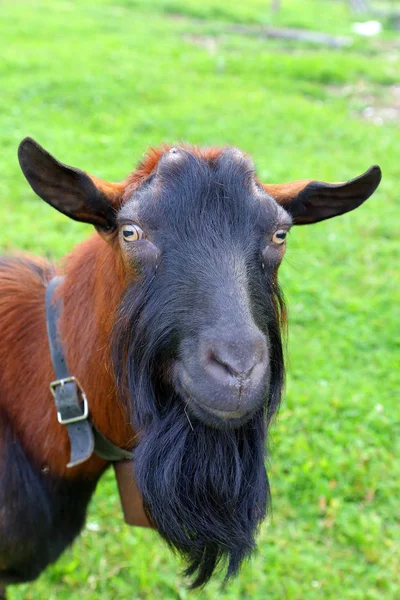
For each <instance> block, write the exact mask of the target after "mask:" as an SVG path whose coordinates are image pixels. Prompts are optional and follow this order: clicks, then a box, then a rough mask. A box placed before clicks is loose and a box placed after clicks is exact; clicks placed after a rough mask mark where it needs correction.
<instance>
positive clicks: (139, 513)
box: [114, 460, 154, 528]
mask: <svg viewBox="0 0 400 600" xmlns="http://www.w3.org/2000/svg"><path fill="white" fill-rule="evenodd" d="M114 471H115V477H116V479H117V484H118V491H119V497H120V500H121V505H122V510H123V513H124V519H125V523H127V525H137V526H139V527H152V528H154V526H153V525H152V524H151V523H150V522H149V520H148V518H147V516H146V514H145V512H144V508H143V500H142V496H141V494H140V492H139V488H138V486H137V485H136V481H135V477H134V465H133V461H132V460H124V461H121V462H116V463H114Z"/></svg>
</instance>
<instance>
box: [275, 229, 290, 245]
mask: <svg viewBox="0 0 400 600" xmlns="http://www.w3.org/2000/svg"><path fill="white" fill-rule="evenodd" d="M286 236H287V231H285V230H284V229H278V231H275V233H274V235H273V236H272V241H273V242H274V244H279V245H280V244H283V243H284V242H285V240H286Z"/></svg>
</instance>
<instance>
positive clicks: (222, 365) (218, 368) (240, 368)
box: [207, 350, 261, 380]
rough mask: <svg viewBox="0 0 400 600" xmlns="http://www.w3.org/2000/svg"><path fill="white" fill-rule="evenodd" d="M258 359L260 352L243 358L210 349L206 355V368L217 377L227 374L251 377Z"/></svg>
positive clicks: (259, 359)
mask: <svg viewBox="0 0 400 600" xmlns="http://www.w3.org/2000/svg"><path fill="white" fill-rule="evenodd" d="M260 361H261V354H260V353H256V354H254V355H252V356H251V357H246V358H244V357H236V356H233V355H232V356H231V355H230V354H229V353H228V354H226V355H224V353H223V352H216V351H215V350H211V351H210V352H209V353H208V356H207V369H208V371H209V372H210V373H211V374H212V375H213V376H214V377H216V378H217V379H220V378H221V377H226V376H227V375H229V376H230V377H235V378H237V379H243V380H244V379H249V378H250V377H251V374H252V372H253V369H254V368H255V367H256V365H258V364H259V363H260Z"/></svg>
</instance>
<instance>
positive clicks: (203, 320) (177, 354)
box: [116, 148, 291, 428]
mask: <svg viewBox="0 0 400 600" xmlns="http://www.w3.org/2000/svg"><path fill="white" fill-rule="evenodd" d="M117 222H118V224H119V243H120V247H121V252H122V253H123V255H124V262H125V264H126V266H127V269H128V271H129V272H130V273H131V274H132V276H131V278H130V284H129V285H128V289H127V293H126V296H125V299H124V301H123V305H122V309H121V315H122V321H120V323H121V322H124V316H123V315H125V318H126V315H128V314H129V315H130V317H129V323H128V322H126V321H125V325H124V326H125V331H126V332H129V333H128V335H129V343H126V342H127V340H126V334H125V335H123V337H124V338H125V343H126V346H125V352H127V353H128V354H129V355H130V356H131V360H128V365H129V364H132V366H133V368H132V369H131V371H130V375H131V380H130V381H131V385H132V383H134V382H136V385H137V384H138V385H139V388H140V387H141V385H142V384H141V383H140V382H139V381H138V380H140V379H141V378H142V377H143V376H144V373H146V372H147V374H146V377H149V376H150V378H151V379H152V380H153V381H155V382H156V383H158V384H162V385H164V386H166V387H167V388H169V389H170V391H171V392H174V394H175V395H177V396H179V398H180V403H181V405H182V408H183V409H185V410H187V412H188V416H189V418H191V419H194V420H196V419H198V420H199V421H201V422H202V423H204V424H205V425H207V426H211V427H217V428H227V427H238V426H241V425H243V424H244V423H245V422H247V421H248V420H249V419H250V418H251V417H252V416H253V415H254V414H255V413H256V412H257V411H260V410H261V409H262V407H263V406H264V405H267V406H268V414H270V415H271V414H272V412H273V410H274V409H275V408H276V404H277V401H278V398H279V394H280V388H281V385H282V377H283V362H282V347H281V340H280V334H279V304H280V295H279V290H278V287H277V281H276V272H277V268H278V266H279V264H280V262H281V260H282V257H283V254H284V250H285V240H284V237H285V235H286V233H287V232H288V230H289V228H290V226H291V218H290V215H289V214H288V213H287V212H286V211H285V210H283V209H282V208H281V207H280V206H279V205H278V204H277V203H276V202H275V201H274V200H273V199H272V198H271V197H269V196H268V195H267V193H266V192H265V191H264V190H263V188H262V187H261V186H260V185H259V184H258V183H257V182H256V180H255V178H254V170H253V166H252V164H251V163H250V161H249V160H248V159H246V158H244V157H243V155H242V154H241V153H239V152H238V151H236V150H232V149H230V150H225V151H223V152H222V153H221V154H220V156H218V157H217V158H215V159H214V160H212V161H208V160H206V159H205V158H203V157H199V156H196V155H195V154H194V153H192V152H190V151H189V150H185V149H174V148H173V149H172V150H170V151H169V152H166V153H165V154H164V156H163V157H162V158H161V160H160V161H159V163H158V167H157V169H156V171H155V172H154V174H153V175H152V176H151V177H150V179H149V180H147V181H146V182H145V183H144V184H143V185H142V186H141V187H139V188H138V189H136V190H135V191H134V192H133V193H130V192H129V190H128V193H127V197H126V199H125V200H124V204H123V207H122V209H121V210H120V211H119V213H118V215H117ZM119 331H121V327H120V326H119ZM118 337H119V336H117V339H118ZM117 347H118V341H117ZM125 352H124V353H122V352H121V349H119V350H118V354H117V355H116V362H117V363H118V362H119V360H120V359H118V356H119V357H120V356H124V354H125ZM149 361H150V363H151V364H145V363H146V362H147V363H149ZM160 366H161V367H162V373H160V372H159V371H160ZM128 368H129V367H128ZM134 385H135V383H134ZM136 385H135V387H136ZM155 401H156V402H157V403H158V405H159V410H160V413H161V412H162V411H163V410H165V409H166V408H167V407H166V406H165V393H164V394H161V395H159V396H158V397H156V398H155Z"/></svg>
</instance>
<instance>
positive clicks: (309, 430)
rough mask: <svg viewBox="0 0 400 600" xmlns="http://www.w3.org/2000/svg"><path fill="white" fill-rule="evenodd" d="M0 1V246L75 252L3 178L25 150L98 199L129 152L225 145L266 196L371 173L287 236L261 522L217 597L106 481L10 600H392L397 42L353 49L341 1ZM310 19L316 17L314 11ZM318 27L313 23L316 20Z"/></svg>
mask: <svg viewBox="0 0 400 600" xmlns="http://www.w3.org/2000/svg"><path fill="white" fill-rule="evenodd" d="M282 4H283V8H282V10H281V13H280V14H278V15H272V14H271V13H270V11H269V1H267V0H247V1H246V2H244V3H234V2H228V1H227V0H220V1H218V0H202V2H198V1H196V0H153V1H152V2H148V1H147V0H146V1H144V0H119V1H118V0H117V2H112V1H111V0H79V1H78V0H74V1H59V2H58V1H57V2H54V1H50V0H38V1H36V2H35V3H32V2H28V0H18V2H15V1H10V0H3V2H2V3H1V6H0V23H1V26H0V28H1V36H0V56H1V61H0V81H1V93H0V132H1V134H0V146H1V153H0V173H1V177H0V195H1V204H0V219H1V223H2V229H1V236H0V246H1V249H2V250H3V251H5V252H11V251H13V250H16V249H18V250H21V249H22V250H26V251H30V252H35V253H38V254H43V255H48V256H52V257H60V256H62V255H63V254H65V253H66V252H68V251H69V250H70V249H71V248H72V247H73V246H74V244H76V243H77V242H79V241H80V240H82V239H83V238H84V237H85V236H87V235H90V234H91V229H90V227H88V226H84V225H81V224H77V223H74V222H72V221H69V220H68V219H67V218H65V217H63V216H62V215H60V214H58V213H56V212H55V211H54V210H52V209H51V208H50V207H49V206H48V205H46V204H45V203H43V202H41V201H40V200H39V199H38V198H37V197H35V196H34V194H33V193H32V192H31V190H30V189H29V187H28V185H27V183H26V182H25V180H24V178H23V176H22V174H21V173H20V170H19V166H18V163H17V158H16V149H17V146H18V143H19V141H20V140H21V139H22V138H23V137H24V136H26V135H30V136H32V137H35V138H36V139H37V140H38V141H39V142H40V143H41V144H43V145H44V146H45V147H46V148H47V149H49V151H51V152H52V153H53V154H55V155H56V156H57V157H58V158H59V159H60V160H62V161H64V162H66V163H67V164H72V165H76V166H78V167H80V168H83V169H84V170H87V171H88V172H90V173H92V174H95V175H98V176H99V177H102V178H104V179H109V180H114V181H118V180H120V179H123V178H124V177H125V176H126V174H127V173H128V172H129V171H130V170H132V168H133V166H134V165H135V163H136V162H137V161H138V160H139V159H140V158H141V156H142V153H143V152H144V151H145V150H146V148H147V147H148V146H149V145H157V144H159V143H161V142H164V141H168V142H174V141H179V140H185V141H189V142H191V143H195V144H203V145H213V144H214V145H225V144H232V145H236V146H238V147H240V148H242V149H244V150H246V151H248V152H249V153H250V154H251V155H252V156H253V158H254V161H255V164H256V166H257V169H258V173H259V176H260V178H261V179H262V180H263V181H266V182H267V181H268V182H271V183H275V182H282V181H288V180H295V179H304V178H311V177H313V178H316V179H325V180H328V181H329V180H330V181H341V180H345V179H348V178H351V177H354V176H356V175H358V174H360V173H361V172H363V171H364V170H365V169H367V168H368V167H369V166H370V165H371V164H374V163H378V164H380V165H381V167H382V171H383V182H382V185H381V187H380V188H379V190H378V191H377V193H376V194H375V196H373V197H372V198H371V199H370V200H369V201H368V202H367V204H366V205H365V206H363V207H362V208H360V209H359V210H357V211H356V212H354V213H349V214H348V215H345V216H343V217H340V218H338V219H336V220H332V221H327V222H325V223H321V224H318V225H315V226H311V227H303V228H298V229H295V230H293V231H292V233H291V235H290V240H289V242H288V252H287V258H286V259H285V261H284V263H283V265H282V267H281V270H280V276H281V283H282V286H283V288H284V290H285V293H286V297H287V302H288V306H289V339H288V351H287V355H288V356H287V363H288V377H287V386H286V393H285V397H284V400H283V403H282V407H281V410H280V413H279V416H278V418H277V420H276V422H275V424H274V426H273V430H272V434H271V438H270V443H269V446H270V451H269V473H270V477H271V486H272V494H273V514H272V516H271V518H270V519H269V521H268V522H267V523H265V524H264V525H263V527H262V528H261V531H260V535H259V552H258V554H257V555H256V556H255V557H254V558H253V559H252V561H251V562H250V563H249V564H246V565H245V566H244V568H243V569H242V571H241V574H240V576H239V577H238V578H237V579H236V580H234V581H232V582H230V583H229V584H228V585H227V587H226V588H225V589H221V588H220V583H221V581H220V580H218V579H216V580H214V581H213V582H212V583H211V584H210V585H209V586H208V587H207V588H206V589H205V590H203V591H200V592H196V593H195V592H189V591H188V590H187V589H186V582H185V580H184V578H183V577H182V576H181V575H180V571H181V568H182V565H181V564H180V563H179V562H178V560H177V559H175V557H174V556H173V555H172V554H171V553H170V551H169V550H167V549H166V547H165V546H164V544H163V543H162V542H161V541H160V540H159V539H158V537H157V535H156V534H155V533H154V532H152V531H146V530H139V529H133V528H128V527H127V526H125V525H124V524H123V522H122V517H121V511H120V507H119V502H118V497H117V492H116V488H115V484H114V480H113V477H111V474H110V475H108V476H106V477H105V478H104V480H103V481H101V482H100V484H99V487H98V489H97V492H96V495H95V498H94V501H93V503H92V505H91V508H90V512H89V517H88V523H87V527H86V528H85V530H84V532H83V534H82V536H81V537H80V538H79V539H78V540H77V541H76V543H75V544H74V546H73V547H72V548H71V549H70V550H68V551H67V552H66V553H65V554H64V555H63V557H62V558H61V559H60V560H59V562H58V563H57V564H56V565H54V566H53V567H51V568H49V569H48V570H47V571H46V572H45V573H44V574H43V575H42V576H41V577H40V579H39V580H37V581H36V582H35V583H33V584H31V585H25V586H20V587H14V588H12V589H10V598H11V600H22V599H24V600H43V599H44V598H46V599H48V600H54V599H57V600H59V599H61V600H62V599H64V598H65V599H67V598H68V600H78V599H79V600H86V599H89V598H93V599H100V598H101V599H107V600H108V599H110V598H115V599H117V600H124V599H132V598H140V599H149V600H150V599H151V600H153V599H154V598H156V599H159V598H160V599H162V600H164V599H165V600H172V599H178V598H179V599H182V600H183V599H187V598H188V599H189V598H197V599H199V600H200V599H201V600H211V599H212V600H214V599H215V598H219V599H220V600H228V599H236V598H242V599H244V598H251V599H254V600H265V599H268V600H286V599H287V600H303V599H307V600H315V599H320V598H323V599H327V600H337V599H339V598H340V600H356V599H359V600H375V599H377V600H378V599H379V600H381V599H382V598H384V599H385V600H395V599H397V598H399V597H400V589H399V579H398V578H399V572H400V564H399V562H400V560H399V559H400V527H399V497H400V477H399V458H398V457H399V450H400V448H399V439H400V411H399V406H400V403H399V383H400V381H399V342H400V333H399V320H400V291H399V289H400V281H399V270H398V267H399V264H400V245H399V230H398V227H399V225H400V215H399V205H398V200H397V198H398V180H399V176H400V166H399V165H400V158H399V155H400V127H399V120H400V86H399V74H400V42H399V41H398V39H397V41H396V37H395V36H394V35H391V34H390V33H384V34H383V36H381V37H380V38H374V39H367V38H365V39H364V38H362V39H355V38H354V35H353V34H352V31H351V23H352V15H351V14H350V13H349V10H348V8H347V7H346V4H345V3H344V2H333V1H332V2H331V1H328V0H325V1H324V3H323V5H324V8H323V9H322V8H321V6H322V2H321V1H318V0H303V1H301V0H283V2H282ZM317 6H318V7H319V8H318V14H317V13H316V10H317ZM317 16H318V18H316V17H317ZM237 23H245V24H246V25H248V26H249V27H252V26H255V25H259V24H269V25H275V26H290V27H296V26H298V27H308V28H309V29H317V30H318V29H320V30H322V31H325V32H327V33H330V34H334V35H344V36H350V38H352V39H354V43H353V44H352V45H351V46H348V47H344V48H342V49H330V48H328V47H323V46H316V45H313V44H311V43H307V44H306V43H301V42H293V41H289V42H288V41H286V42H285V41H282V40H266V39H261V38H259V37H257V36H253V35H239V34H237V33H234V32H233V30H232V25H234V24H237Z"/></svg>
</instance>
